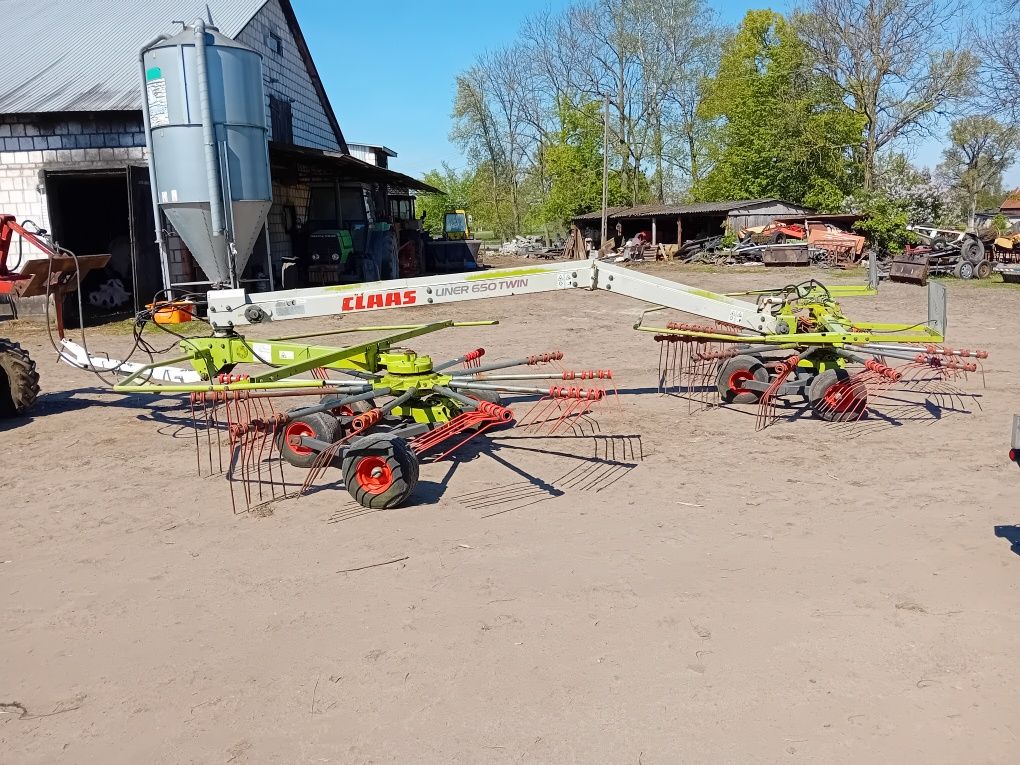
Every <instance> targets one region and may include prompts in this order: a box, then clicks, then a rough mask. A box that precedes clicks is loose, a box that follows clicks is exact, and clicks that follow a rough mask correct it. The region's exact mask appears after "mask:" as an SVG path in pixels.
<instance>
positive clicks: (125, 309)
mask: <svg viewBox="0 0 1020 765" xmlns="http://www.w3.org/2000/svg"><path fill="white" fill-rule="evenodd" d="M45 183H46V202H47V207H48V211H49V220H50V228H51V230H52V233H53V236H54V238H55V239H56V241H57V242H58V243H59V244H60V245H61V246H62V247H65V248H67V249H69V250H71V251H72V252H74V253H75V254H76V255H102V254H108V255H110V262H109V264H108V265H107V266H106V268H103V269H100V270H97V271H93V272H92V273H90V274H89V275H88V276H86V278H85V279H84V281H83V283H82V285H81V302H82V308H83V311H84V314H85V321H86V323H92V322H101V321H109V320H111V319H116V318H128V317H130V316H132V315H134V314H135V313H136V312H137V311H139V310H142V309H143V308H144V307H145V304H146V303H149V302H151V301H152V298H153V295H155V294H156V292H158V291H159V290H160V289H161V288H162V286H163V280H162V273H161V269H160V262H159V253H158V251H157V248H156V246H155V229H154V227H153V223H152V220H153V218H152V204H151V202H150V197H149V178H148V170H147V168H144V167H125V168H114V169H111V170H90V171H78V170H75V171H66V172H65V171H48V172H47V173H46V176H45ZM65 315H66V316H67V319H68V322H69V323H71V324H75V323H77V321H78V299H77V297H76V296H75V295H73V294H72V295H69V296H68V304H67V305H66V306H65Z"/></svg>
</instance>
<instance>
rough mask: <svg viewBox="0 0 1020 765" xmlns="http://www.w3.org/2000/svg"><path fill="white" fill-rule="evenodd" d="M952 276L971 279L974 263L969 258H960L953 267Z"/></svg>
mask: <svg viewBox="0 0 1020 765" xmlns="http://www.w3.org/2000/svg"><path fill="white" fill-rule="evenodd" d="M953 276H955V277H956V278H957V279H973V278H974V264H973V263H971V262H970V261H969V260H961V261H960V262H959V263H957V264H956V265H955V266H954V267H953Z"/></svg>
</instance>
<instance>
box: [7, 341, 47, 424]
mask: <svg viewBox="0 0 1020 765" xmlns="http://www.w3.org/2000/svg"><path fill="white" fill-rule="evenodd" d="M38 397H39V372H38V371H37V370H36V368H35V362H34V361H32V358H31V357H30V356H29V355H28V351H26V350H25V349H24V348H22V347H21V346H20V345H19V344H18V343H16V342H14V341H13V340H3V339H0V419H6V418H8V417H20V416H22V415H23V414H27V413H28V410H29V409H31V408H32V406H33V405H34V404H35V401H36V399H37V398H38Z"/></svg>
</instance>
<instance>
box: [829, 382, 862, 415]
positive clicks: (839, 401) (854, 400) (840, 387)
mask: <svg viewBox="0 0 1020 765" xmlns="http://www.w3.org/2000/svg"><path fill="white" fill-rule="evenodd" d="M822 399H823V400H824V401H825V405H826V406H827V407H828V408H829V409H830V410H832V411H833V412H849V411H850V410H851V409H856V408H858V407H859V406H860V404H859V402H860V400H861V396H860V392H859V391H857V390H854V388H853V386H851V385H847V384H846V383H836V384H835V385H832V386H830V387H829V389H828V390H827V391H825V393H824V395H823V396H822Z"/></svg>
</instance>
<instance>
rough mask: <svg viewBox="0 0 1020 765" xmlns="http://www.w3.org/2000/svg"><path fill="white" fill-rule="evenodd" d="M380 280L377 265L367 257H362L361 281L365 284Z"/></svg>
mask: <svg viewBox="0 0 1020 765" xmlns="http://www.w3.org/2000/svg"><path fill="white" fill-rule="evenodd" d="M380 278H381V277H380V275H379V264H378V263H376V262H375V261H374V260H372V258H370V257H369V256H367V255H366V256H364V257H363V258H362V259H361V281H362V282H365V283H367V282H377V281H379V280H380Z"/></svg>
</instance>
